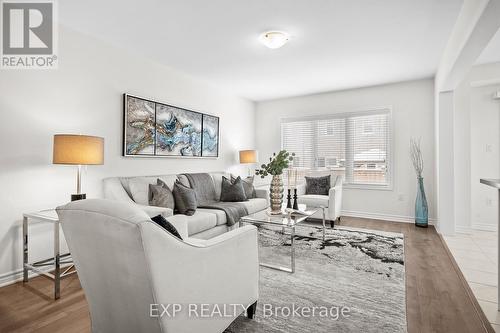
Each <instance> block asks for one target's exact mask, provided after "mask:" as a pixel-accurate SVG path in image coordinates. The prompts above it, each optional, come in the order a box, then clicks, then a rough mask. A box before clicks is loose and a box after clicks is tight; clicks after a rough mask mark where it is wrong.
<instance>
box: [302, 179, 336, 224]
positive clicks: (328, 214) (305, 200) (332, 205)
mask: <svg viewBox="0 0 500 333" xmlns="http://www.w3.org/2000/svg"><path fill="white" fill-rule="evenodd" d="M342 184H343V180H342V177H340V176H339V177H333V178H332V184H331V187H330V190H329V191H328V196H326V195H317V194H306V184H300V185H298V186H297V195H298V202H299V203H300V204H306V205H307V206H309V207H325V219H326V220H330V225H331V227H332V228H333V226H334V222H335V221H337V220H340V212H341V210H342ZM312 218H317V219H322V218H323V212H322V210H321V209H320V210H318V211H317V212H316V213H314V215H312Z"/></svg>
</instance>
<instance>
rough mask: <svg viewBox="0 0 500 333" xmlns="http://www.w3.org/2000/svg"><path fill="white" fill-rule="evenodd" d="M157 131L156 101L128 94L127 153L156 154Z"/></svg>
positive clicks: (126, 105)
mask: <svg viewBox="0 0 500 333" xmlns="http://www.w3.org/2000/svg"><path fill="white" fill-rule="evenodd" d="M155 133H156V130H155V103H154V102H151V101H148V100H146V99H142V98H138V97H132V96H128V97H127V98H126V100H125V135H124V139H125V147H124V152H125V155H131V156H141V155H145V156H152V155H154V153H155Z"/></svg>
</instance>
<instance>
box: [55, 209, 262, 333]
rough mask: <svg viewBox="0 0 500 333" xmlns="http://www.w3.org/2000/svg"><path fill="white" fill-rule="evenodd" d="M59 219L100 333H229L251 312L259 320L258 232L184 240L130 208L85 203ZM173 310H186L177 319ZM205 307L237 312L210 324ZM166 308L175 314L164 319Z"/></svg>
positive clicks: (248, 228) (239, 231)
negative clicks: (203, 311) (228, 331)
mask: <svg viewBox="0 0 500 333" xmlns="http://www.w3.org/2000/svg"><path fill="white" fill-rule="evenodd" d="M57 212H58V214H59V217H60V219H61V225H62V228H63V231H64V234H65V237H66V240H67V243H68V246H69V249H70V251H71V254H72V257H73V260H74V262H75V265H76V269H77V272H78V276H79V279H80V282H81V284H82V287H83V289H84V291H85V295H86V297H87V301H88V303H89V309H90V317H91V321H92V331H93V332H94V333H97V332H106V333H113V332H131V333H132V332H134V333H135V332H186V333H187V332H222V331H224V329H225V328H227V327H228V326H229V325H230V323H231V322H232V321H233V320H234V319H235V318H236V317H237V316H239V315H240V314H242V313H243V312H244V311H245V309H247V314H248V316H249V317H252V316H253V313H254V312H255V305H256V302H257V299H258V292H259V290H258V283H259V263H258V252H257V229H256V228H255V227H253V226H245V227H242V228H238V229H235V230H233V231H230V232H227V233H224V234H222V235H220V236H218V237H215V238H212V239H210V240H206V241H203V240H195V239H189V238H188V239H185V240H184V241H182V240H180V239H178V238H176V237H174V236H172V235H171V234H169V233H168V232H166V231H165V230H164V229H163V228H161V227H159V226H158V225H156V224H155V223H153V222H151V220H150V219H149V216H148V215H147V214H146V213H145V212H144V211H142V210H141V209H139V208H137V207H136V206H134V205H131V204H128V203H124V202H119V201H111V200H100V199H92V200H82V201H76V202H72V203H69V204H67V205H65V206H62V207H59V208H57ZM174 304H177V305H178V306H180V310H179V311H177V313H176V314H175V316H172V314H173V307H174ZM190 304H192V306H191V307H190ZM204 304H206V305H207V306H208V307H209V309H210V310H212V309H213V308H215V307H219V308H220V309H223V307H224V305H228V308H230V309H233V308H234V309H235V311H234V313H233V312H231V313H230V315H229V316H228V313H227V312H224V313H223V315H221V316H215V317H212V318H206V317H203V316H202V311H201V306H202V305H204ZM236 304H238V305H241V306H239V307H238V306H233V305H236ZM161 305H163V306H165V307H166V306H169V305H170V310H169V314H170V315H167V314H166V313H164V315H163V316H160V314H161V313H162V312H163V309H164V308H163V307H161ZM195 308H196V309H198V310H197V312H196V311H193V309H195ZM190 310H192V311H190ZM196 313H198V314H199V316H196Z"/></svg>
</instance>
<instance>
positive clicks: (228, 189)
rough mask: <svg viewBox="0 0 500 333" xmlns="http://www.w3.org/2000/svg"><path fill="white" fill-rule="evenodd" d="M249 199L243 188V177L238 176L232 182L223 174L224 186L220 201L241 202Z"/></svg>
mask: <svg viewBox="0 0 500 333" xmlns="http://www.w3.org/2000/svg"><path fill="white" fill-rule="evenodd" d="M246 200H248V199H247V197H246V195H245V189H244V188H243V181H242V180H241V177H238V178H236V180H235V181H234V182H231V181H230V180H229V179H227V178H226V177H224V176H222V186H221V192H220V201H226V202H239V201H246Z"/></svg>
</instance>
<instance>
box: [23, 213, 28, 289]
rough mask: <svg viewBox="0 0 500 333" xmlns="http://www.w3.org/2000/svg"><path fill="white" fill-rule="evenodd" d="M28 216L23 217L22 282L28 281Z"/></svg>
mask: <svg viewBox="0 0 500 333" xmlns="http://www.w3.org/2000/svg"><path fill="white" fill-rule="evenodd" d="M27 263H28V218H27V217H26V216H24V217H23V282H28V267H26V264H27Z"/></svg>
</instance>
